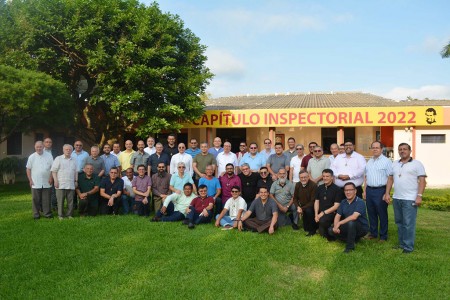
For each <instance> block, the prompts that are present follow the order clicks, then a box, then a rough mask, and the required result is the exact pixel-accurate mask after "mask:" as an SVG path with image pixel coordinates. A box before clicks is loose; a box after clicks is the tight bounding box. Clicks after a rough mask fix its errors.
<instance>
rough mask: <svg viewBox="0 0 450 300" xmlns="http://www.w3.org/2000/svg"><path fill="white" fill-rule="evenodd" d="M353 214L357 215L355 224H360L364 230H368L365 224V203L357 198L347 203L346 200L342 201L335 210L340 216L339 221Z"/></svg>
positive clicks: (367, 223) (366, 223)
mask: <svg viewBox="0 0 450 300" xmlns="http://www.w3.org/2000/svg"><path fill="white" fill-rule="evenodd" d="M355 212H357V213H359V214H360V215H359V217H358V218H357V219H356V222H358V223H360V224H361V226H362V227H363V228H364V229H365V230H369V222H367V213H366V203H365V202H364V200H362V199H361V198H359V197H355V199H354V200H353V201H352V202H351V203H349V202H348V200H347V199H344V200H342V202H341V204H340V205H339V207H338V209H337V213H338V214H339V215H341V216H342V218H341V220H343V219H345V218H348V217H349V216H351V215H353V214H354V213H355Z"/></svg>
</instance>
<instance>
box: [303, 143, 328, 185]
mask: <svg viewBox="0 0 450 300" xmlns="http://www.w3.org/2000/svg"><path fill="white" fill-rule="evenodd" d="M330 165H331V162H330V160H329V159H328V157H325V156H324V155H323V149H322V147H320V146H316V147H315V148H314V157H313V158H312V159H310V160H309V162H308V168H307V171H308V174H309V176H310V178H311V180H312V181H314V182H315V183H316V184H317V185H321V184H323V180H322V171H323V170H325V169H329V168H330Z"/></svg>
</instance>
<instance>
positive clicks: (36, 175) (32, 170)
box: [26, 141, 53, 220]
mask: <svg viewBox="0 0 450 300" xmlns="http://www.w3.org/2000/svg"><path fill="white" fill-rule="evenodd" d="M34 150H35V151H36V152H34V153H33V154H31V155H30V156H29V157H28V161H27V166H26V169H27V177H28V181H29V183H30V187H31V194H32V200H33V205H32V207H33V218H34V219H35V220H38V219H39V218H40V212H39V210H40V209H42V212H43V214H44V216H45V217H46V218H48V219H50V218H53V215H52V209H51V186H52V184H53V178H52V174H51V167H52V163H53V157H52V156H51V154H49V153H48V152H45V151H44V144H43V143H42V141H37V142H36V143H35V144H34Z"/></svg>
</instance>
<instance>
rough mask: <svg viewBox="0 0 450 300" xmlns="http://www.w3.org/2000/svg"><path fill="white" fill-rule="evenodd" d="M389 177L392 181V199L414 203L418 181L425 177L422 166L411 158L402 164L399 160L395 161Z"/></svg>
mask: <svg viewBox="0 0 450 300" xmlns="http://www.w3.org/2000/svg"><path fill="white" fill-rule="evenodd" d="M391 176H393V179H394V195H393V198H395V199H402V200H413V201H415V200H416V198H417V193H418V189H419V182H418V179H419V177H426V176H427V175H426V173H425V168H424V167H423V164H422V163H421V162H420V161H418V160H415V159H412V157H411V158H410V160H409V161H408V162H406V163H404V164H403V163H401V162H400V160H397V161H395V162H394V163H393V166H392V173H391Z"/></svg>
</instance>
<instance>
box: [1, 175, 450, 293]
mask: <svg viewBox="0 0 450 300" xmlns="http://www.w3.org/2000/svg"><path fill="white" fill-rule="evenodd" d="M390 216H391V218H390V220H389V222H390V223H389V225H390V230H389V234H390V240H389V241H388V243H386V244H380V243H378V242H374V241H362V242H361V243H359V244H357V248H356V251H354V252H353V253H350V254H344V253H342V250H343V249H344V244H343V243H340V242H334V243H329V242H327V241H325V240H324V239H322V238H321V237H319V236H317V235H316V236H314V237H312V238H307V237H305V233H304V232H303V231H296V232H295V231H293V230H292V229H291V228H290V227H289V228H287V227H286V228H282V229H281V230H279V231H277V232H276V233H275V235H273V236H269V235H267V234H255V233H250V232H237V231H221V230H219V229H217V228H215V227H213V226H212V225H201V226H197V227H196V229H194V230H188V229H187V228H186V227H185V226H182V225H180V223H172V224H164V223H151V222H149V221H148V219H144V218H139V217H136V216H105V217H96V218H83V219H80V218H74V219H73V220H63V221H59V220H58V219H56V218H55V219H53V220H46V219H41V220H39V221H34V220H33V218H32V214H31V194H30V192H29V190H28V188H27V187H26V186H25V185H23V184H22V185H15V186H3V185H2V186H0V259H1V263H0V299H49V298H52V299H60V298H66V299H67V298H79V299H92V298H94V299H127V298H128V299H141V298H153V299H155V298H161V299H182V298H184V299H236V298H239V299H273V298H285V299H286V298H289V299H309V298H312V299H317V298H319V299H411V298H414V299H424V298H426V299H441V298H446V297H448V295H449V294H450V287H449V283H448V282H449V274H450V272H449V271H450V259H449V254H450V246H449V245H450V232H449V229H450V218H449V217H450V213H449V212H442V211H432V210H428V209H420V211H419V216H418V230H417V239H416V250H415V251H414V253H412V254H410V255H404V254H401V252H400V251H399V250H393V249H391V248H392V246H393V245H394V244H395V242H396V238H397V234H396V228H395V224H394V223H393V217H392V216H393V212H392V207H391V208H390ZM446 295H447V296H446Z"/></svg>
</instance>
